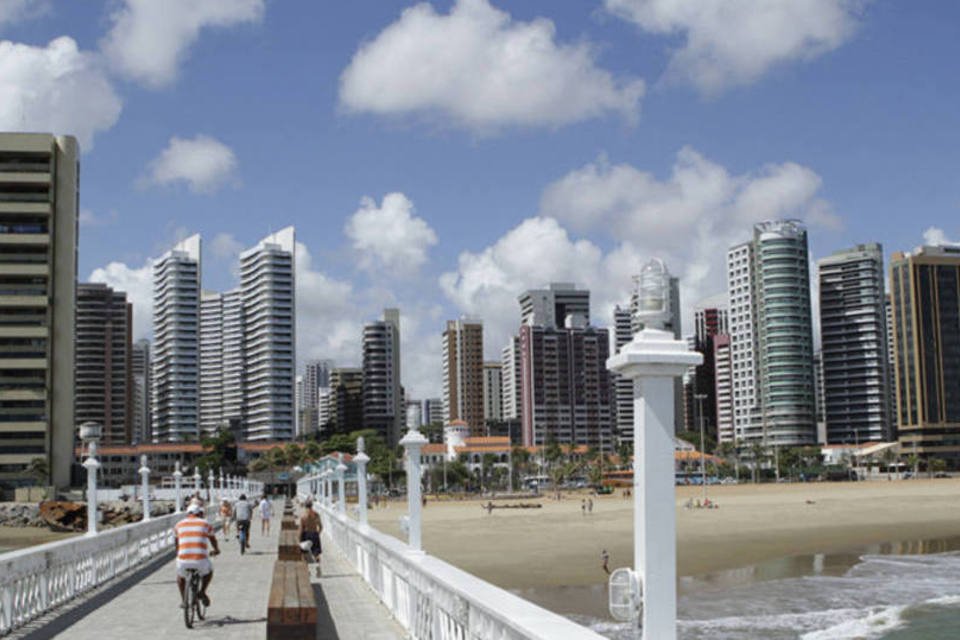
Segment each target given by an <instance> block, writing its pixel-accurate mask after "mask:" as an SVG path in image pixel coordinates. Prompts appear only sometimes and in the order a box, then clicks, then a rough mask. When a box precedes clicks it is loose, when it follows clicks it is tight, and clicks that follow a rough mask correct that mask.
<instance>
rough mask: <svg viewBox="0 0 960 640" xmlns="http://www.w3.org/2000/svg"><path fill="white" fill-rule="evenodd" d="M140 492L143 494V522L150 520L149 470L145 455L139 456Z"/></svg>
mask: <svg viewBox="0 0 960 640" xmlns="http://www.w3.org/2000/svg"><path fill="white" fill-rule="evenodd" d="M140 478H141V480H140V490H141V492H142V493H143V495H142V496H141V500H142V501H143V521H144V522H148V521H149V520H150V468H149V467H147V455H146V454H143V455H142V456H140Z"/></svg>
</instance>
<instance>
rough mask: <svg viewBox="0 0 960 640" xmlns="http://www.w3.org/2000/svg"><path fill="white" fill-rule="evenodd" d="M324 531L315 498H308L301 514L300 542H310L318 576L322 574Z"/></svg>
mask: <svg viewBox="0 0 960 640" xmlns="http://www.w3.org/2000/svg"><path fill="white" fill-rule="evenodd" d="M322 532H323V524H322V523H321V522H320V514H319V513H317V512H316V511H314V510H313V500H312V499H310V498H307V499H306V500H305V501H304V503H303V515H302V516H300V542H308V541H309V543H310V553H311V555H313V561H314V562H315V563H316V564H317V577H318V578H319V577H320V575H321V571H320V552H321V549H320V534H321V533H322Z"/></svg>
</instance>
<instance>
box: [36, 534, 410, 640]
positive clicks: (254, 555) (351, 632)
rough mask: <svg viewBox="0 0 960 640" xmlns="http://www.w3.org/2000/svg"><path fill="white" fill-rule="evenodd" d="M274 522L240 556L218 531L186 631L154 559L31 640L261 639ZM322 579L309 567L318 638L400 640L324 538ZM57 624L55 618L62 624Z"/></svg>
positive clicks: (173, 592)
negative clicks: (99, 600)
mask: <svg viewBox="0 0 960 640" xmlns="http://www.w3.org/2000/svg"><path fill="white" fill-rule="evenodd" d="M279 528H280V522H279V519H275V520H274V522H273V532H272V534H271V535H270V536H268V537H266V538H264V537H262V536H260V535H259V530H260V523H259V521H258V520H256V519H255V520H254V522H253V523H252V526H251V530H252V536H251V537H252V538H253V539H252V544H251V547H250V548H249V549H248V550H247V553H246V554H245V555H243V556H241V555H240V547H239V544H238V542H237V539H236V535H232V536H231V537H230V540H229V541H224V539H223V536H222V534H218V541H219V542H220V551H221V554H220V555H219V556H217V557H215V558H214V559H213V563H214V565H213V566H214V578H213V583H212V584H211V585H210V599H211V600H212V602H211V606H210V608H209V609H208V610H207V619H206V620H204V621H202V622H201V621H197V622H196V623H195V624H194V628H193V629H192V630H188V629H187V628H186V627H185V626H184V624H183V615H182V613H181V609H180V607H179V604H180V595H179V592H178V591H177V584H176V578H175V569H174V561H173V560H170V561H169V562H166V563H163V564H161V566H160V568H159V569H156V570H154V571H152V572H151V573H148V574H147V575H146V576H144V577H143V578H142V579H141V580H140V581H139V582H136V583H134V584H133V585H132V586H131V587H130V588H128V589H126V590H125V591H123V592H122V593H120V594H119V595H117V596H116V597H114V598H113V599H111V600H109V601H107V602H105V603H104V604H103V605H102V606H99V607H98V608H96V609H95V610H93V611H92V612H90V613H88V614H86V615H85V616H83V617H82V618H80V619H79V620H77V621H76V622H74V623H73V624H70V626H68V627H66V628H65V629H64V628H63V626H60V629H59V630H60V633H58V634H56V635H50V632H47V633H44V632H43V631H42V630H38V631H35V632H34V633H33V634H32V635H30V636H29V637H30V638H48V637H54V638H66V639H69V640H88V639H89V640H148V639H151V638H166V639H174V638H190V639H191V640H194V639H197V640H206V639H213V640H219V639H223V638H230V639H231V640H232V639H238V640H244V639H248V638H249V639H254V638H255V639H256V640H263V639H264V638H266V633H267V617H266V616H267V598H268V594H269V592H270V579H271V577H272V575H273V563H274V562H275V561H276V559H277V538H278V530H279ZM323 542H324V545H323V547H324V553H323V571H324V573H323V576H322V577H321V578H317V577H316V576H315V575H314V572H313V566H311V567H310V569H311V582H312V583H313V584H314V593H315V595H316V598H317V638H318V639H321V638H322V639H323V640H401V639H403V638H406V637H407V636H406V634H405V633H404V632H403V629H402V628H401V627H400V626H399V625H398V624H397V623H396V621H395V620H394V619H393V618H392V617H391V616H390V613H389V612H388V611H387V609H386V608H385V607H384V606H383V605H382V604H380V602H379V600H378V599H377V598H376V596H375V595H374V593H373V591H372V590H371V589H370V588H369V587H367V585H366V584H365V583H364V582H363V579H362V578H360V576H359V575H358V574H357V573H356V572H354V571H353V568H352V567H351V566H350V565H349V564H348V563H347V561H346V559H345V558H344V556H343V554H341V553H340V552H339V550H337V549H336V547H334V545H333V543H332V542H331V541H330V540H329V539H326V538H325V539H324V541H323ZM61 625H62V623H61Z"/></svg>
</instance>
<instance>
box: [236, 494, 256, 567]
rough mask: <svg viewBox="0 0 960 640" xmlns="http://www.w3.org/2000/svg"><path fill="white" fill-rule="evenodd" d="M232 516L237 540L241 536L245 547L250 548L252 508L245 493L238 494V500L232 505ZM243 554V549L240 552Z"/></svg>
mask: <svg viewBox="0 0 960 640" xmlns="http://www.w3.org/2000/svg"><path fill="white" fill-rule="evenodd" d="M233 515H234V517H235V518H236V519H237V538H238V539H239V538H240V536H243V538H244V540H245V545H246V546H248V547H249V546H250V516H252V515H253V507H252V506H250V503H249V502H248V501H247V495H246V494H245V493H241V494H240V499H239V500H237V503H236V504H235V505H233ZM240 552H241V553H243V549H242V548H241V550H240Z"/></svg>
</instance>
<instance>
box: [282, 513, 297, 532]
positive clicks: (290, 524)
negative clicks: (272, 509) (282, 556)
mask: <svg viewBox="0 0 960 640" xmlns="http://www.w3.org/2000/svg"><path fill="white" fill-rule="evenodd" d="M296 529H297V519H296V517H294V516H293V514H290V515H284V516H283V517H282V518H280V531H290V530H296Z"/></svg>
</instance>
